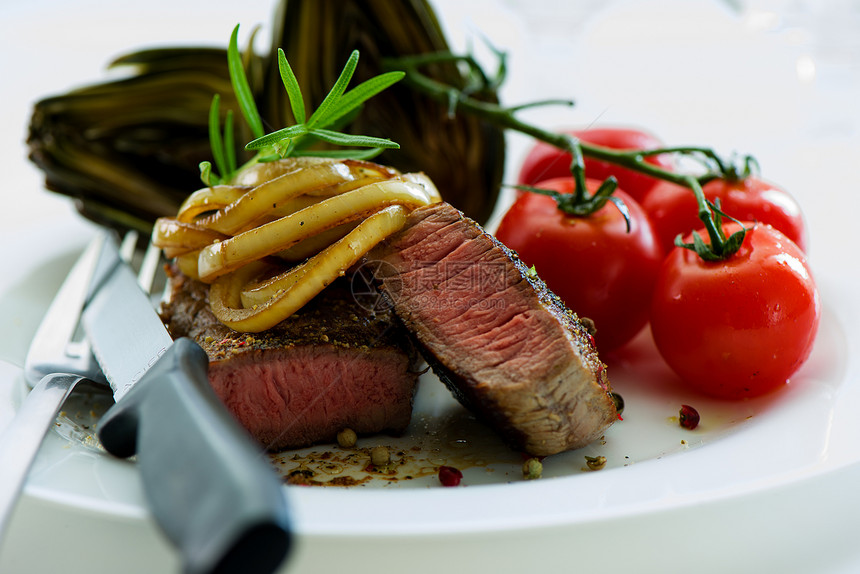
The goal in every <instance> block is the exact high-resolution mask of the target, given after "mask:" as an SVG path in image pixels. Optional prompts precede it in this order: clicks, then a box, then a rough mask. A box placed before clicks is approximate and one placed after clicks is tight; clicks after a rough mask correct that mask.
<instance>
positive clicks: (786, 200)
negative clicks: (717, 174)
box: [642, 176, 807, 253]
mask: <svg viewBox="0 0 860 574" xmlns="http://www.w3.org/2000/svg"><path fill="white" fill-rule="evenodd" d="M702 191H703V192H704V194H705V197H706V198H707V199H709V200H710V201H716V200H717V199H719V200H720V209H722V210H723V211H724V212H725V213H727V214H729V215H731V216H732V217H734V218H736V219H740V220H742V221H760V222H761V223H766V224H768V225H771V226H773V227H775V228H777V229H778V230H780V231H782V232H783V233H784V234H785V235H786V236H787V237H788V238H789V239H791V240H792V241H794V242H795V243H796V244H797V246H798V247H800V249H801V250H803V251H806V245H807V237H806V224H805V223H804V221H803V214H802V213H801V211H800V206H799V205H798V204H797V202H796V201H795V200H794V198H792V197H791V196H790V195H789V194H788V193H787V192H786V191H785V190H783V189H782V188H780V187H778V186H776V185H774V184H771V183H768V182H765V181H762V180H761V179H758V178H757V177H754V176H750V177H747V178H746V179H743V180H739V181H737V182H729V181H727V180H724V179H715V180H712V181H710V182H708V183H707V184H705V185H704V186H703V187H702ZM642 207H643V208H645V211H646V212H648V217H650V218H651V222H652V223H653V224H654V231H655V232H656V233H657V238H658V239H659V241H660V244H661V245H662V246H663V249H664V251H665V252H666V253H668V252H669V251H671V250H672V249H673V248H674V245H675V243H674V242H675V237H676V236H677V235H678V234H682V235H686V234H687V233H689V232H691V231H693V230H696V229H701V228H702V227H703V225H702V222H701V220H700V219H699V216H698V211H699V209H698V205H697V204H696V198H695V196H694V195H693V192H692V191H691V190H689V189H688V188H686V187H683V186H680V185H676V184H674V183H670V182H668V181H661V182H660V183H659V184H658V185H657V186H656V187H654V189H653V190H651V192H650V193H649V194H648V197H646V198H645V199H644V200H643V201H642Z"/></svg>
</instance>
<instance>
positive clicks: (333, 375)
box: [162, 271, 419, 451]
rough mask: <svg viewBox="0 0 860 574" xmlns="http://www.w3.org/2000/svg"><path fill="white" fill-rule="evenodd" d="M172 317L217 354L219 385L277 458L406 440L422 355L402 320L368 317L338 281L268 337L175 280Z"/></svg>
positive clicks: (215, 382)
mask: <svg viewBox="0 0 860 574" xmlns="http://www.w3.org/2000/svg"><path fill="white" fill-rule="evenodd" d="M171 275H172V277H171V282H172V287H171V289H172V296H171V298H170V301H169V302H168V303H166V304H165V306H164V307H163V309H162V315H163V319H164V321H165V323H166V324H167V326H168V328H169V330H170V332H171V334H172V335H173V336H174V337H181V336H185V337H190V338H191V339H193V340H194V341H196V342H197V343H198V344H199V345H200V346H201V347H203V349H204V350H205V351H206V353H207V354H208V355H209V360H210V363H209V380H210V382H211V384H212V387H213V388H214V389H215V392H216V393H217V394H218V396H219V397H220V398H221V400H222V401H223V402H224V404H225V405H226V406H227V408H228V409H229V410H230V411H231V412H232V413H233V414H234V415H235V416H236V418H237V419H238V420H239V422H240V423H241V424H242V425H243V426H244V427H245V428H246V429H247V430H248V431H249V432H250V433H251V434H252V435H253V436H254V438H256V439H257V440H258V441H259V442H260V443H261V444H262V445H263V446H265V447H266V448H267V449H269V450H271V451H278V450H284V449H289V448H300V447H305V446H309V445H311V444H314V443H319V442H329V441H334V440H335V439H336V435H337V433H338V431H340V430H342V429H344V428H351V429H353V430H354V431H355V432H356V433H358V434H360V435H361V434H373V433H378V432H388V433H391V434H395V435H397V434H401V433H402V432H403V431H404V430H405V429H406V427H407V425H408V424H409V421H410V418H411V416H412V400H413V396H414V391H415V384H416V381H417V367H418V366H419V365H418V362H417V360H418V354H417V353H416V352H415V351H414V349H413V347H412V346H411V343H410V341H409V337H408V335H406V334H405V333H404V332H403V327H402V326H401V325H400V324H399V322H398V321H397V319H396V317H394V315H393V313H390V312H387V313H380V312H373V311H372V310H370V309H365V308H364V307H362V306H361V305H359V304H357V303H356V301H355V300H354V299H353V297H352V296H351V294H350V291H349V289H348V287H347V286H344V285H343V284H340V283H335V284H333V285H332V286H331V287H329V288H328V289H326V290H325V291H324V292H323V293H321V294H320V295H319V296H318V297H317V298H316V299H315V300H314V301H312V302H311V303H310V304H309V305H307V306H305V308H303V309H302V310H301V311H300V312H299V313H297V314H295V315H293V316H292V317H290V318H289V319H286V320H285V321H283V322H282V323H280V324H279V325H277V326H275V327H274V328H272V329H270V330H268V331H266V332H265V333H258V334H253V335H252V334H245V333H237V332H235V331H233V330H231V329H229V328H228V327H226V326H224V325H223V324H221V323H220V322H218V320H217V319H216V318H215V316H214V315H213V314H212V312H211V311H210V309H209V303H208V300H207V296H208V286H206V285H205V284H203V283H201V282H198V281H194V280H192V279H189V278H187V277H185V276H184V275H181V274H179V273H178V272H176V271H173V272H172V273H171Z"/></svg>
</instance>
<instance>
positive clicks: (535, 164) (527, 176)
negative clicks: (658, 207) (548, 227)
mask: <svg viewBox="0 0 860 574" xmlns="http://www.w3.org/2000/svg"><path fill="white" fill-rule="evenodd" d="M566 133H569V134H572V135H574V136H576V137H578V138H579V139H581V140H582V141H584V142H587V143H591V144H594V145H598V146H602V147H607V148H612V149H619V150H621V149H655V148H659V147H662V146H663V144H662V143H661V142H660V140H658V139H657V138H656V137H654V136H652V135H650V134H648V133H646V132H643V131H640V130H635V129H630V128H591V129H585V130H567V132H566ZM647 161H648V162H649V163H652V164H654V165H656V166H658V167H662V168H663V169H666V170H670V169H671V162H670V159H669V157H666V156H659V155H657V156H649V157H648V158H647ZM570 162H571V156H570V154H569V153H565V152H563V151H561V150H560V149H558V148H557V147H554V146H552V145H550V144H548V143H545V142H538V143H537V144H535V146H534V147H533V148H532V149H531V151H529V153H528V154H527V155H526V158H525V160H524V161H523V165H522V167H521V168H520V174H519V178H518V181H519V183H521V184H523V185H535V184H536V183H538V182H539V181H543V180H547V179H554V178H556V177H570ZM585 175H586V177H588V178H589V179H598V180H601V181H602V180H605V179H606V178H607V177H609V176H610V175H614V176H615V179H617V180H618V187H619V188H620V189H621V190H622V191H624V192H626V193H627V194H628V195H630V196H632V197H633V199H635V200H636V201H639V202H641V201H642V199H643V198H644V197H645V196H646V195H647V194H648V192H649V191H651V189H652V188H653V187H654V186H655V185H656V184H657V182H658V181H659V180H657V179H654V178H653V177H650V176H647V175H644V174H642V173H639V172H635V171H631V170H629V169H626V168H622V167H618V166H616V165H613V164H610V163H606V162H602V161H598V160H595V159H591V158H588V157H586V158H585Z"/></svg>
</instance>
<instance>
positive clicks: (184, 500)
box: [98, 338, 292, 574]
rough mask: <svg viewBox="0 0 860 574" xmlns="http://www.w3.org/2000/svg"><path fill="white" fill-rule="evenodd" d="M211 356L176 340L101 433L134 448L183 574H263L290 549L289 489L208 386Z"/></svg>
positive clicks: (123, 450) (112, 446)
mask: <svg viewBox="0 0 860 574" xmlns="http://www.w3.org/2000/svg"><path fill="white" fill-rule="evenodd" d="M208 367H209V360H208V357H207V356H206V353H205V352H204V351H203V349H201V348H200V347H199V346H198V345H197V344H196V343H194V342H192V341H191V340H190V339H184V338H183V339H177V340H176V341H175V342H174V343H173V345H171V346H170V348H169V349H168V350H167V352H166V353H165V354H164V355H163V356H162V357H161V358H160V359H159V360H158V361H157V362H156V363H155V365H153V366H152V368H150V369H149V371H147V373H146V374H145V375H144V376H143V378H142V379H141V380H140V381H139V382H138V383H137V384H136V385H135V386H134V387H133V388H132V389H131V390H130V391H129V392H128V393H127V394H126V395H125V396H124V397H123V398H122V400H120V401H119V402H118V403H117V404H116V405H114V406H113V407H111V408H110V409H109V410H108V412H107V413H105V415H104V417H103V418H102V420H101V421H100V422H99V433H98V435H99V439H100V440H101V442H102V445H103V446H104V447H105V448H106V449H107V450H108V452H110V453H111V454H113V455H115V456H118V457H121V458H127V457H129V456H131V455H133V454H137V464H138V467H139V468H140V473H141V477H142V482H143V487H144V494H145V495H146V498H147V501H148V502H149V505H150V509H151V512H152V514H153V516H154V517H155V519H156V521H157V522H158V523H159V525H160V526H161V528H162V529H163V530H164V532H165V534H166V535H167V537H168V538H169V539H170V540H171V541H172V542H173V543H174V544H176V546H177V547H178V548H179V550H180V553H181V555H182V562H183V568H184V572H186V573H188V574H204V573H206V574H209V573H213V572H218V573H219V574H221V573H228V572H236V573H239V572H242V573H257V572H259V573H269V572H273V571H274V570H275V569H277V568H278V566H279V565H280V564H281V562H283V560H284V559H285V557H286V556H287V553H288V550H289V548H290V546H291V541H292V535H291V532H290V528H289V520H288V515H287V507H286V498H285V491H284V488H283V485H282V483H281V481H280V479H279V478H278V477H277V476H276V474H275V472H274V470H273V469H272V468H271V466H270V463H269V460H268V457H267V456H266V455H265V453H264V452H263V451H262V449H261V448H260V447H259V446H258V445H256V443H254V442H253V440H252V439H251V438H250V436H249V435H248V434H247V433H246V431H245V430H244V429H243V428H242V427H241V426H240V425H239V424H238V422H237V421H236V420H235V419H234V418H233V416H232V415H231V414H230V413H229V412H228V411H227V409H226V408H225V407H224V406H223V405H222V403H221V401H220V400H219V399H218V397H217V396H216V395H215V392H214V391H213V390H212V388H211V387H210V385H209V380H208V376H207V372H208Z"/></svg>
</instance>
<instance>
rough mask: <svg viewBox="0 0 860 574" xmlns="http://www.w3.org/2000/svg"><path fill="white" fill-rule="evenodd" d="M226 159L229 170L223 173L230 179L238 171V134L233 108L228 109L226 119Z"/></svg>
mask: <svg viewBox="0 0 860 574" xmlns="http://www.w3.org/2000/svg"><path fill="white" fill-rule="evenodd" d="M224 159H225V160H226V162H227V170H228V171H227V172H226V173H224V174H223V175H224V177H225V179H228V178H229V177H232V175H233V174H234V173H235V172H236V136H235V135H234V131H233V110H227V117H226V118H225V119H224ZM228 174H229V176H228Z"/></svg>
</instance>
